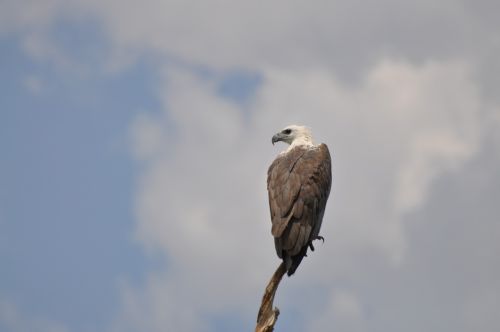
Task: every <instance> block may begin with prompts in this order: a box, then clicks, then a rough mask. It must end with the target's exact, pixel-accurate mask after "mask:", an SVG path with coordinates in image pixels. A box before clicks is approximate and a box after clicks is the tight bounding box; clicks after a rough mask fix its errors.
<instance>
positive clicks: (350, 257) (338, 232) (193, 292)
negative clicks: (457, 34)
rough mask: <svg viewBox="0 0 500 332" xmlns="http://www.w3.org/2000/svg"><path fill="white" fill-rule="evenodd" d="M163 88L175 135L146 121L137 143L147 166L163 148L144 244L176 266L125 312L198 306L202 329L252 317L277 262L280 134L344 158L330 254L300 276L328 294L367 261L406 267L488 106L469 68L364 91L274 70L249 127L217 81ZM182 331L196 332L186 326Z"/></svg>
mask: <svg viewBox="0 0 500 332" xmlns="http://www.w3.org/2000/svg"><path fill="white" fill-rule="evenodd" d="M166 78H167V80H166V86H167V87H168V88H167V89H166V90H165V91H164V94H163V95H164V96H165V98H164V103H165V109H166V114H168V118H169V119H171V120H172V121H173V123H174V127H175V128H176V129H175V132H170V131H169V126H172V124H171V123H170V125H169V126H166V123H167V122H166V121H165V120H164V119H162V118H161V117H158V118H157V119H156V120H153V119H149V120H148V121H150V122H151V121H153V122H154V125H153V127H154V130H153V131H152V132H151V131H150V130H149V125H148V126H143V125H141V123H143V122H144V120H143V119H142V118H139V119H138V120H137V121H138V122H137V123H136V126H137V127H136V128H139V129H138V130H137V131H136V135H137V136H136V139H137V141H138V142H139V143H140V144H139V145H137V147H138V148H139V149H144V155H150V154H151V149H150V146H156V147H162V148H161V149H160V148H158V149H155V150H154V151H156V153H155V155H154V157H152V158H151V159H149V162H146V164H147V167H146V171H145V173H144V175H143V176H142V179H141V181H140V186H139V189H140V190H139V192H138V196H137V202H138V205H137V211H138V221H139V223H138V237H139V239H140V241H142V243H143V244H144V245H145V246H146V247H148V248H149V249H150V250H160V251H162V252H164V253H165V254H166V255H167V257H168V261H169V264H168V271H167V272H166V273H164V274H156V273H155V274H153V276H152V278H153V279H154V282H149V283H147V284H146V285H145V289H144V290H142V291H141V290H136V291H134V292H131V294H135V295H131V296H128V300H127V303H135V302H137V301H139V302H138V303H141V301H145V300H144V299H145V298H146V299H147V298H149V297H150V295H147V294H163V296H162V297H161V298H163V299H164V300H163V301H166V302H161V301H160V302H161V303H160V302H158V301H157V300H155V298H156V297H154V298H151V299H150V300H151V301H150V302H148V305H149V306H155V305H160V306H163V307H162V308H163V309H162V310H159V309H158V308H156V307H155V309H152V310H148V312H150V314H151V313H155V312H162V311H164V310H170V314H172V315H174V316H175V317H182V315H181V312H178V313H177V311H178V310H182V309H180V308H184V307H186V306H188V307H189V308H190V309H191V310H193V311H194V312H193V316H194V317H198V320H196V321H194V322H192V323H193V324H200V325H206V321H205V324H204V323H203V322H204V320H203V319H202V318H200V317H211V315H213V316H216V315H218V314H221V313H222V312H224V311H227V310H238V311H240V312H245V313H247V314H245V315H249V314H250V313H253V311H254V308H255V307H256V305H257V304H258V299H259V297H260V293H261V292H262V289H263V286H264V283H265V281H266V279H267V278H268V275H269V274H270V273H271V272H272V269H273V268H274V265H276V264H277V259H276V258H275V254H274V248H273V244H272V238H271V236H270V235H269V234H268V233H269V223H268V211H267V209H268V207H267V197H266V193H265V172H266V168H267V166H268V164H269V163H270V161H271V160H272V158H273V156H274V155H275V154H276V152H277V151H276V149H275V148H273V147H272V146H271V145H270V144H269V139H267V138H269V137H271V136H272V134H273V133H274V132H275V131H277V130H278V129H280V128H282V127H283V126H284V125H286V124H288V123H294V122H297V123H306V124H308V125H310V126H311V127H312V128H313V132H314V133H315V136H316V139H317V140H319V141H325V142H327V143H328V144H329V145H330V148H331V149H332V151H333V160H334V163H333V170H334V184H333V191H332V198H331V201H330V204H329V206H328V210H327V213H326V217H325V218H326V222H325V226H324V232H323V235H324V236H325V237H326V238H327V243H326V244H325V245H324V246H319V248H320V249H319V250H318V251H317V252H315V253H314V254H312V255H310V257H308V259H306V261H305V262H304V263H303V266H301V267H300V271H299V272H300V273H299V274H300V275H301V277H298V280H300V281H299V285H298V286H299V287H300V288H304V287H310V286H308V285H309V284H310V283H311V282H317V283H318V284H317V285H323V287H326V288H327V289H328V288H329V287H331V286H329V285H330V284H331V280H332V278H333V279H335V278H349V277H351V276H352V275H353V274H356V273H359V270H360V265H362V264H364V263H363V262H364V260H365V259H366V258H365V257H366V255H369V254H370V255H373V254H374V255H376V256H378V257H379V258H380V259H382V260H386V261H387V262H388V263H389V264H395V263H396V264H397V263H401V262H403V261H404V257H405V248H406V247H407V246H408V243H407V239H406V235H405V224H404V220H403V217H404V214H406V213H408V212H411V211H412V210H413V209H415V208H418V207H419V206H420V204H421V203H422V202H424V201H425V199H426V197H427V192H428V191H429V188H430V185H431V184H432V183H433V180H434V179H435V178H436V177H437V176H439V175H440V174H442V173H443V172H448V171H450V170H456V169H459V168H460V165H461V164H463V162H464V161H466V160H468V159H469V158H470V157H471V156H473V154H474V153H475V151H476V149H477V145H478V139H479V137H478V135H479V134H478V133H479V131H480V127H479V126H480V121H479V110H480V108H481V103H480V100H479V97H478V95H477V92H476V88H475V87H474V84H473V83H472V81H471V80H470V77H469V71H468V68H467V66H466V65H464V64H463V63H460V62H449V63H437V62H432V63H428V64H424V65H421V66H414V65H411V64H408V63H404V62H401V61H399V62H394V61H384V62H381V63H380V64H379V65H377V66H375V67H374V68H373V69H372V70H371V71H370V72H369V73H368V74H367V75H366V77H365V79H363V80H362V82H361V84H360V85H357V86H349V85H345V84H342V82H340V81H339V80H337V79H336V78H335V77H334V76H332V75H330V74H329V73H328V72H327V71H320V70H311V71H298V72H297V71H294V72H291V71H283V70H277V69H268V70H266V71H265V74H264V80H263V84H262V86H261V87H260V88H259V90H258V92H257V95H256V96H255V100H254V102H253V103H252V106H251V109H250V110H246V112H249V114H250V115H249V116H250V119H249V123H245V121H243V110H242V109H240V108H239V106H238V105H236V104H233V103H231V102H229V101H227V100H225V99H224V98H222V97H220V96H219V95H217V93H216V88H215V86H214V82H213V81H211V80H207V79H203V78H200V77H198V76H196V75H193V74H191V73H189V72H184V71H180V70H179V71H174V72H171V71H169V72H167V74H166ZM438 86H440V87H442V88H441V89H440V91H436V87H438ZM450 95H453V96H454V98H450ZM155 121H156V122H155ZM153 122H151V123H153ZM159 128H164V129H163V131H162V132H161V133H159V132H158V130H159ZM266 137H267V138H266ZM156 139H157V140H159V141H155V140H156ZM144 141H148V144H146V145H144V144H143V143H141V142H144ZM429 142H432V143H429ZM138 153H139V155H141V152H138ZM417 180H418V181H417ZM326 259H328V261H329V262H330V263H329V265H328V266H327V267H326V268H325V266H324V261H325V260H326ZM318 270H319V271H321V273H316V272H317V271H318ZM201 276H202V277H201ZM173 285H175V290H176V292H173V293H172V292H171V289H172V287H174V286H173ZM144 294H145V295H144ZM336 296H337V297H336V298H334V300H333V302H332V303H333V304H332V308H333V309H332V310H335V311H339V310H340V313H339V315H340V314H341V312H344V313H346V315H347V314H348V313H349V315H350V317H351V318H352V320H356V319H355V317H357V316H360V318H359V320H363V319H365V317H361V316H362V311H361V309H360V307H359V303H358V301H357V300H353V298H352V297H349V296H347V297H346V296H342V293H341V294H340V295H336ZM338 296H340V297H338ZM165 298H167V299H168V300H167V299H165ZM346 299H347V300H346ZM348 300H349V301H348ZM172 303H176V306H173V305H172ZM148 305H146V306H144V305H138V304H137V303H135V304H132V305H130V306H129V307H134V306H137V307H139V308H144V307H148ZM168 308H170V309H168ZM235 308H236V309H235ZM339 308H341V309H342V308H343V309H342V310H341V309H339ZM346 308H347V309H346ZM141 310H142V309H141ZM140 312H141V311H140ZM307 314H308V315H311V314H312V313H311V312H308V313H307ZM207 315H208V316H207ZM131 316H132V317H135V316H134V315H131ZM136 316H137V315H136ZM127 317H128V315H127ZM325 319H326V318H325ZM152 321H155V319H154V318H152ZM325 324H326V323H325ZM147 326H148V329H149V330H152V331H154V330H155V328H154V327H151V326H149V325H147ZM159 326H160V325H158V327H156V330H159V329H160V328H159ZM173 328H175V329H177V330H185V331H188V330H190V329H188V328H187V327H185V324H184V323H181V322H180V321H179V325H176V326H174V327H173Z"/></svg>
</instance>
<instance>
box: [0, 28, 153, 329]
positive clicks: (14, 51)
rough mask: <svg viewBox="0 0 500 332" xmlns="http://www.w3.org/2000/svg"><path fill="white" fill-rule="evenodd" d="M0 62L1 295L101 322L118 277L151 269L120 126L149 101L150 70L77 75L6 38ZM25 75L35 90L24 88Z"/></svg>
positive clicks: (83, 323)
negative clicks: (139, 239)
mask: <svg viewBox="0 0 500 332" xmlns="http://www.w3.org/2000/svg"><path fill="white" fill-rule="evenodd" d="M69 27H71V26H70V25H69ZM62 28H64V27H61V29H62ZM71 46H73V45H71V44H69V45H68V48H69V49H71ZM1 64H2V90H3V91H4V92H3V97H2V105H1V108H2V112H1V121H0V122H1V127H2V128H1V133H2V134H1V136H2V139H1V140H0V141H1V143H0V144H1V150H2V161H1V164H2V177H1V183H2V204H1V206H2V209H1V211H2V265H3V266H4V271H3V273H2V277H1V283H0V286H1V288H2V294H5V296H7V297H8V298H9V299H11V300H12V301H14V302H15V303H16V304H17V305H18V306H20V307H21V308H22V309H23V310H26V311H27V312H28V313H30V314H33V315H44V316H45V315H46V316H49V317H54V318H55V319H57V320H63V321H69V322H70V323H71V324H73V326H79V327H80V328H81V330H87V329H89V330H92V329H96V328H99V327H100V326H103V324H105V323H107V320H108V316H109V313H110V310H112V309H111V308H113V307H116V305H117V303H118V296H117V286H116V281H117V280H118V279H119V278H125V279H127V280H130V281H131V282H138V281H139V280H141V279H142V278H143V277H144V272H143V271H144V269H145V268H146V267H151V266H154V262H153V261H152V260H151V259H148V258H147V257H146V256H145V255H144V253H143V251H142V250H141V248H140V246H138V244H137V243H134V241H133V237H132V236H131V234H132V233H133V228H134V216H133V205H134V203H133V190H134V185H135V183H134V174H135V173H136V172H137V168H138V165H137V164H136V163H135V162H134V160H133V159H132V157H131V153H130V149H129V148H128V143H129V140H130V133H129V129H128V124H129V123H130V122H131V121H132V119H133V118H134V116H135V115H136V114H137V113H138V112H140V110H149V109H151V110H154V108H155V106H156V105H155V98H154V97H153V96H152V95H151V91H152V88H151V84H152V82H154V75H153V73H152V71H151V69H150V68H148V67H147V65H142V66H141V65H140V64H138V65H137V67H136V68H131V69H130V70H128V71H126V72H124V73H120V74H118V75H102V74H100V73H99V72H97V71H93V72H90V73H89V75H88V76H87V77H85V78H84V79H81V78H79V77H78V76H76V75H73V73H71V72H69V73H68V72H59V71H58V70H57V68H54V67H53V66H50V64H47V63H44V62H37V61H34V60H33V59H30V58H29V57H28V56H26V54H25V53H24V52H23V51H22V50H21V49H20V47H19V45H18V43H16V42H15V41H9V40H4V41H2V61H1ZM33 75H36V76H37V77H39V78H40V79H41V80H42V82H43V83H41V84H42V85H43V87H42V91H41V92H40V93H36V92H32V91H30V90H29V89H28V88H27V87H26V84H25V80H26V79H27V78H28V77H31V76H33Z"/></svg>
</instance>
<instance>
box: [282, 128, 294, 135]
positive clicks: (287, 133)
mask: <svg viewBox="0 0 500 332" xmlns="http://www.w3.org/2000/svg"><path fill="white" fill-rule="evenodd" d="M282 133H283V134H285V135H290V134H291V133H292V130H291V129H285V130H283V131H282Z"/></svg>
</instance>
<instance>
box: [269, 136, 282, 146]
mask: <svg viewBox="0 0 500 332" xmlns="http://www.w3.org/2000/svg"><path fill="white" fill-rule="evenodd" d="M283 138H284V137H283V134H282V133H277V134H276V135H274V136H273V138H272V139H271V143H273V145H274V143H276V142H279V141H283Z"/></svg>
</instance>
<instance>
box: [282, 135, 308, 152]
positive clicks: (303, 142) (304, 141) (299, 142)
mask: <svg viewBox="0 0 500 332" xmlns="http://www.w3.org/2000/svg"><path fill="white" fill-rule="evenodd" d="M297 146H301V147H311V146H314V142H313V140H312V138H311V137H310V136H303V137H297V138H296V139H294V140H293V142H292V144H290V146H289V147H288V149H287V151H290V150H291V149H293V148H295V147H297Z"/></svg>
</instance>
